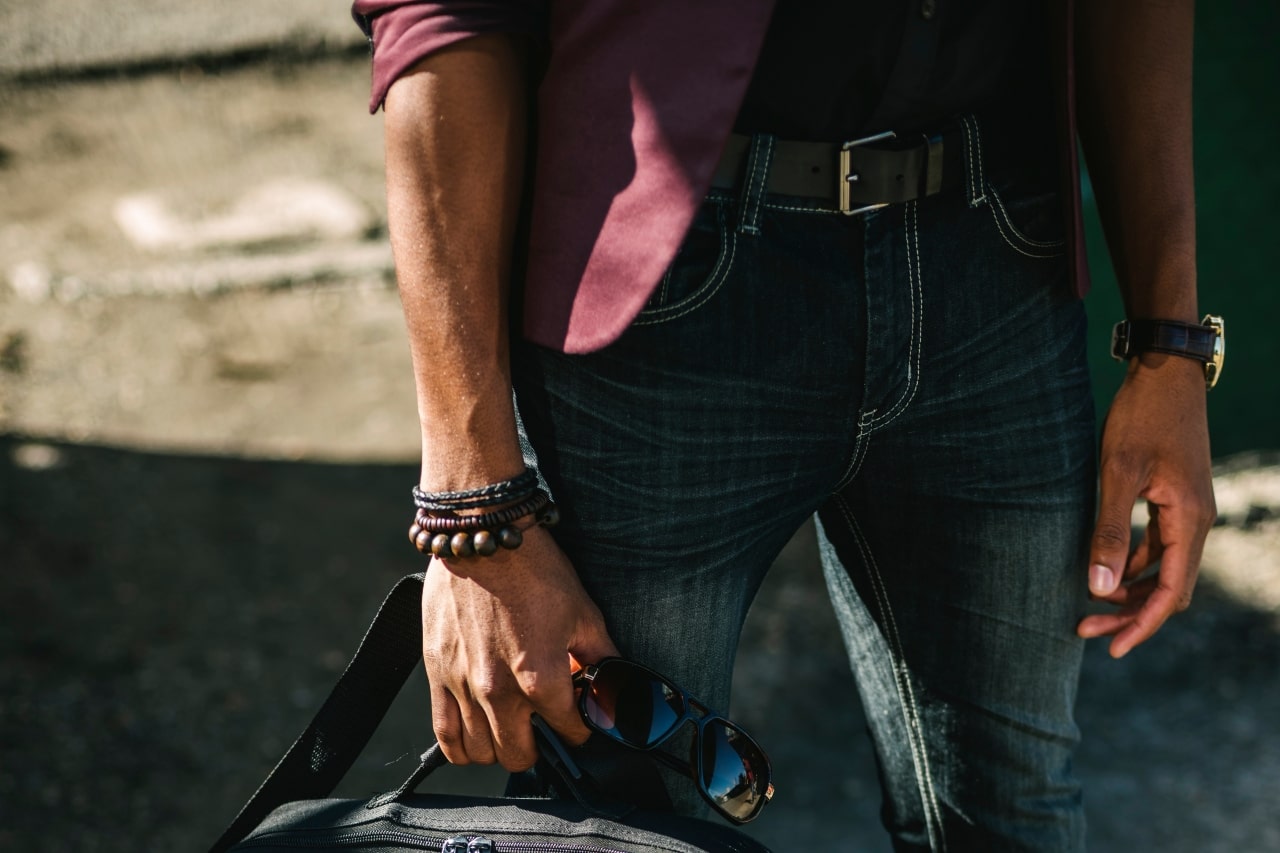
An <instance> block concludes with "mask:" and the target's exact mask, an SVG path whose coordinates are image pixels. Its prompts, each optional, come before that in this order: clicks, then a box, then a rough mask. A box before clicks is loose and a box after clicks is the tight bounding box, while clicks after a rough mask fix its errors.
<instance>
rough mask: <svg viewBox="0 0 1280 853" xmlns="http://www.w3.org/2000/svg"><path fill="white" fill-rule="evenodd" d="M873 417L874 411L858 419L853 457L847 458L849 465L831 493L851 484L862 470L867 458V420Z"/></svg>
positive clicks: (865, 413)
mask: <svg viewBox="0 0 1280 853" xmlns="http://www.w3.org/2000/svg"><path fill="white" fill-rule="evenodd" d="M874 415H875V409H872V410H871V411H869V412H864V413H863V415H862V417H860V418H858V437H857V438H856V439H854V447H853V455H852V456H851V457H850V458H849V465H848V466H847V467H846V468H845V470H844V473H843V474H841V475H840V479H839V480H838V481H837V482H836V487H835V488H834V489H832V491H833V492H838V491H840V490H841V489H843V488H844V487H845V486H847V485H849V484H850V483H852V482H853V480H854V478H855V477H857V476H858V472H859V471H861V470H862V463H863V461H864V460H865V459H866V458H867V444H868V442H867V441H866V439H867V438H868V437H869V436H868V433H867V420H868V419H869V418H871V417H873V416H874Z"/></svg>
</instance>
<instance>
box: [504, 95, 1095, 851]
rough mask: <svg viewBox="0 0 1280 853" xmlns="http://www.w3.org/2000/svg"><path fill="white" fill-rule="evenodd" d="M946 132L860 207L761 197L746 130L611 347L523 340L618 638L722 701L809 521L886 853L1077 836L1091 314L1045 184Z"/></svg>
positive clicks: (574, 543)
mask: <svg viewBox="0 0 1280 853" xmlns="http://www.w3.org/2000/svg"><path fill="white" fill-rule="evenodd" d="M965 129H966V131H967V132H966V134H965V136H966V152H965V163H966V175H965V182H964V187H963V188H962V189H961V190H957V191H952V192H947V193H943V194H940V195H937V196H933V197H930V198H928V199H924V200H921V201H918V202H910V203H906V204H902V205H896V206H893V207H889V208H884V209H882V210H879V211H876V212H874V213H870V214H865V215H862V216H858V217H847V216H843V215H841V214H839V213H832V212H829V211H824V210H821V209H819V208H818V206H817V204H816V203H814V202H810V201H807V200H803V199H794V198H785V197H777V196H772V195H768V194H764V193H762V192H761V190H760V187H761V186H762V185H763V180H762V178H763V174H764V170H765V169H767V166H768V159H769V156H768V155H769V150H770V147H769V146H770V142H771V140H770V139H769V138H768V137H759V138H757V140H756V142H755V145H754V147H753V156H752V158H751V161H750V163H749V173H748V174H747V175H746V176H745V178H744V181H743V187H744V189H743V190H742V191H741V192H737V193H716V194H713V195H712V196H711V197H710V198H709V199H708V201H707V203H706V204H705V205H704V207H703V208H702V210H701V211H700V212H699V214H698V216H697V219H696V222H695V223H694V225H693V228H692V230H691V231H690V233H689V236H688V238H687V239H686V241H685V244H684V246H683V247H682V249H681V251H680V254H679V255H678V256H677V258H676V260H675V261H674V263H673V264H672V267H671V269H670V270H669V271H668V273H667V275H666V277H665V278H664V280H663V282H662V284H661V285H660V287H659V289H658V291H657V292H656V293H655V295H654V297H653V298H652V300H651V301H650V303H649V304H648V305H647V306H646V308H645V310H644V312H643V313H642V314H641V315H640V316H639V317H638V318H637V319H636V321H635V322H634V323H633V324H632V326H631V327H630V329H629V330H628V331H627V332H626V333H625V334H624V335H623V337H622V338H621V339H620V340H618V341H617V342H616V343H614V344H612V345H610V346H609V347H607V348H606V349H604V350H602V351H599V352H596V353H592V354H589V355H574V356H570V355H564V354H562V353H557V352H552V351H549V350H545V349H541V348H538V347H532V346H528V345H523V346H522V347H520V348H518V349H517V350H516V354H515V357H514V359H513V361H514V365H515V371H516V386H517V397H518V401H519V409H520V412H521V415H522V418H523V421H524V425H525V429H526V431H527V437H528V439H529V441H530V442H531V443H532V446H533V447H534V448H535V449H536V451H537V456H538V462H539V464H540V466H541V469H542V472H543V474H544V475H545V477H546V479H547V481H548V484H549V485H550V487H551V489H552V490H553V492H554V494H555V497H556V499H557V501H559V502H560V505H561V508H562V510H563V514H564V520H563V522H562V524H561V526H560V527H559V528H557V530H556V536H557V538H558V539H559V541H560V543H561V545H562V546H563V548H564V550H565V551H566V553H567V554H568V556H569V557H570V559H571V560H572V561H573V563H574V564H575V566H576V567H577V569H578V571H579V573H580V574H581V576H582V579H583V582H584V583H585V585H586V588H587V590H588V592H589V593H590V594H591V595H592V596H593V597H594V599H595V600H596V601H597V602H598V603H599V605H600V606H601V608H602V609H603V611H604V614H605V618H606V620H607V622H608V626H609V629H610V632H611V634H612V636H613V638H614V640H615V641H616V642H617V644H618V645H619V647H620V648H621V649H622V651H623V653H624V654H626V655H627V656H629V657H632V658H635V659H637V660H640V661H643V662H644V663H647V664H649V665H651V666H653V667H655V668H656V669H658V670H660V671H662V672H665V673H667V674H669V675H670V676H671V677H672V678H674V679H675V680H676V681H677V682H679V683H680V684H681V685H683V686H684V687H685V688H686V689H688V690H689V691H690V692H692V693H693V694H694V695H696V696H699V697H701V698H703V699H705V700H706V701H708V702H710V703H711V704H712V705H716V706H719V707H721V708H724V707H726V706H727V705H728V699H729V687H730V677H731V668H732V662H733V660H734V654H735V650H736V646H737V642H738V635H739V632H740V629H741V626H742V623H743V620H744V617H745V615H746V612H747V608H748V607H749V605H750V603H751V600H752V597H753V596H754V595H755V592H756V590H757V589H758V587H759V585H760V583H761V581H762V579H763V577H764V575H765V572H766V571H767V570H768V568H769V566H770V564H771V563H772V562H773V560H774V558H775V557H776V556H777V554H778V552H779V550H780V549H781V548H782V547H783V545H784V544H785V543H786V542H787V541H788V539H789V537H790V536H791V535H792V534H793V533H794V532H795V530H796V529H797V527H798V526H799V525H800V524H801V523H802V522H803V521H804V520H805V519H806V518H808V517H809V516H811V515H813V514H815V513H816V514H817V516H818V529H819V538H820V548H821V553H822V557H823V563H824V569H825V574H826V578H827V582H828V587H829V589H830V592H831V597H832V601H833V603H834V606H835V610H836V613H837V615H838V617H839V621H840V624H841V627H842V630H843V633H844V637H845V642H846V646H847V651H848V656H849V660H850V662H851V664H852V667H853V670H854V674H855V676H856V679H857V683H858V687H859V690H860V693H861V696H862V699H863V702H864V705H865V707H866V712H867V719H868V721H869V725H870V730H871V736H872V738H873V740H874V743H875V748H876V752H877V756H878V759H879V767H880V772H881V778H882V783H883V790H884V798H885V800H884V809H883V815H884V821H885V824H886V826H887V827H888V829H889V831H890V832H891V833H892V835H893V837H894V839H895V844H896V846H897V848H898V849H903V850H914V849H934V850H943V849H947V848H950V849H952V850H1008V849H1018V850H1022V849H1027V850H1031V849H1035V850H1055V851H1061V850H1073V849H1080V848H1082V847H1083V835H1084V821H1083V813H1082V809H1081V796H1080V789H1079V785H1078V784H1077V782H1076V780H1075V779H1074V778H1073V776H1072V774H1071V755H1072V751H1073V748H1074V746H1075V744H1076V741H1077V738H1078V733H1077V729H1076V726H1075V724H1074V722H1073V718H1072V706H1073V704H1074V700H1075V693H1076V681H1077V675H1078V671H1079V666H1080V658H1081V650H1082V645H1081V641H1080V640H1079V639H1077V637H1076V635H1075V623H1076V621H1077V620H1078V619H1079V617H1080V616H1081V615H1082V614H1083V611H1084V606H1085V598H1086V553H1087V551H1086V548H1087V529H1088V525H1089V523H1090V521H1091V519H1092V516H1093V500H1094V477H1095V461H1094V455H1095V450H1094V416H1093V410H1092V398H1091V395H1090V389H1089V380H1088V372H1087V368H1086V362H1085V334H1084V333H1085V319H1084V312H1083V308H1082V305H1081V304H1080V302H1079V301H1078V300H1077V299H1076V298H1075V297H1074V296H1073V295H1071V292H1070V288H1069V286H1068V283H1067V281H1066V268H1065V261H1064V259H1063V255H1062V252H1063V248H1062V244H1061V226H1060V222H1061V216H1060V210H1061V209H1060V202H1059V199H1058V197H1057V196H1056V194H1055V193H1053V192H1052V191H1049V190H1046V189H1045V187H1046V186H1049V185H1051V184H1052V183H1053V182H1052V181H1051V180H1050V181H1042V180H1039V177H1037V176H1039V173H1038V172H1037V171H1036V169H1025V168H1021V167H1019V168H1013V167H1010V168H1007V169H1006V168H1004V167H1003V163H1002V162H1001V160H1002V158H1001V157H999V156H998V155H997V154H996V153H994V148H993V147H991V146H987V147H985V148H984V147H983V146H984V142H986V140H985V139H984V138H983V137H982V135H981V134H982V128H980V127H979V125H978V123H977V122H975V121H973V120H969V119H966V121H965ZM988 135H991V134H990V133H989V132H988ZM1032 165H1033V166H1034V165H1035V164H1032ZM1028 176H1033V177H1028ZM815 746H816V745H815ZM685 794H686V796H685V797H684V798H683V802H684V803H685V804H686V805H687V806H688V807H689V808H690V809H694V808H696V806H697V804H698V803H699V801H698V800H697V798H696V796H695V795H694V794H693V792H692V789H691V788H690V790H689V791H688V792H685ZM834 795H835V792H834V791H833V796H834Z"/></svg>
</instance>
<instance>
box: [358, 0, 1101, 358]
mask: <svg viewBox="0 0 1280 853" xmlns="http://www.w3.org/2000/svg"><path fill="white" fill-rule="evenodd" d="M1071 5H1072V3H1071V0H1060V2H1059V3H1057V4H1055V7H1054V11H1052V12H1050V15H1051V16H1052V17H1053V20H1051V24H1056V26H1055V27H1052V28H1053V29H1054V30H1055V39H1054V42H1055V45H1056V46H1057V47H1058V48H1059V50H1060V51H1061V56H1060V61H1059V62H1058V63H1056V66H1057V68H1056V74H1055V78H1056V85H1055V88H1056V89H1057V90H1058V94H1059V101H1060V109H1059V114H1060V125H1061V134H1060V135H1061V136H1062V155H1063V157H1064V168H1063V173H1064V177H1065V178H1066V179H1067V181H1068V183H1069V186H1067V187H1066V190H1067V195H1066V198H1068V199H1070V200H1072V201H1073V202H1074V203H1073V204H1069V205H1067V208H1068V210H1069V211H1070V214H1069V216H1068V222H1067V226H1068V233H1067V238H1068V241H1069V242H1072V243H1074V244H1075V246H1076V252H1075V253H1074V255H1073V256H1072V257H1071V260H1072V261H1073V274H1074V276H1075V279H1076V283H1077V290H1078V291H1079V292H1080V293H1081V294H1083V292H1084V290H1085V289H1087V286H1088V285H1087V281H1088V278H1087V270H1086V267H1085V266H1084V263H1083V257H1084V255H1083V243H1082V229H1080V227H1079V206H1080V205H1079V167H1078V164H1077V160H1076V156H1075V132H1074V131H1075V122H1074V103H1073V102H1072V98H1071V96H1072V95H1073V92H1072V90H1071V84H1072V75H1071V73H1070V64H1069V63H1068V62H1067V59H1068V57H1069V56H1070V53H1069V50H1070V37H1071V28H1070V26H1069V22H1070V14H1071ZM772 11H773V0H698V2H688V0H646V2H634V0H553V2H551V3H550V4H544V3H539V2H532V0H524V2H519V0H507V2H503V1H502V0H458V1H457V2H445V3H426V2H415V0H356V2H355V3H354V5H353V13H354V14H355V15H356V18H357V20H358V21H360V22H361V23H362V25H363V26H365V27H366V31H367V32H369V33H370V35H371V39H372V43H373V96H372V102H371V104H370V107H371V110H376V109H377V108H378V106H379V105H380V104H381V103H382V101H383V99H384V98H385V97H386V92H387V89H389V88H390V86H391V84H392V82H394V81H395V80H396V78H398V77H399V76H400V75H401V74H403V73H404V72H405V71H406V70H407V69H408V68H410V67H411V66H412V65H413V64H414V63H416V62H417V61H418V60H420V59H422V58H424V57H426V56H428V55H429V54H431V53H433V52H435V51H438V50H440V49H441V48H443V47H446V46H448V45H450V44H453V43H456V42H458V41H460V40H462V39H465V38H470V37H472V36H475V35H479V34H482V33H492V32H516V33H526V34H530V35H533V36H535V37H537V38H539V39H545V40H546V42H547V44H548V46H549V52H548V53H549V62H548V65H547V69H546V73H545V75H544V76H543V78H542V80H541V83H540V85H539V88H538V97H537V106H536V109H537V113H538V121H537V141H536V148H535V151H536V152H537V153H536V155H535V161H534V164H533V170H534V171H533V175H534V178H533V197H532V199H531V219H530V230H529V245H528V251H527V264H526V271H525V281H524V296H523V300H522V301H523V305H524V317H523V331H524V335H525V337H526V338H528V339H529V340H531V341H533V342H535V343H539V344H542V345H544V346H548V347H552V348H555V349H560V350H563V351H565V352H569V353H580V352H590V351H592V350H596V349H599V348H601V347H603V346H606V345H607V344H609V343H611V342H612V341H614V340H616V339H617V338H618V337H619V336H620V335H621V334H622V332H623V331H624V330H625V329H626V328H627V326H628V325H630V323H631V321H632V320H633V319H634V318H635V316H636V315H637V314H638V313H639V312H640V309H641V308H642V307H643V306H644V304H645V302H646V301H647V300H648V298H649V295H650V294H651V292H652V291H653V288H654V287H656V285H657V283H658V281H659V280H660V279H661V277H662V274H663V272H664V271H665V270H666V268H667V266H668V264H670V262H671V259H672V258H673V257H674V255H675V253H676V250H677V248H679V245H680V242H681V240H682V239H683V238H684V234H685V231H686V230H687V229H688V226H689V223H690V221H691V220H692V218H693V214H694V212H695V211H696V209H697V208H698V206H699V204H700V203H701V201H702V199H703V197H704V196H705V195H706V191H707V188H708V186H709V185H710V183H711V175H712V172H713V171H714V169H715V165H716V162H717V161H718V160H719V157H720V152H721V149H722V148H723V146H724V142H725V140H726V139H727V138H728V136H729V133H730V131H731V129H732V127H733V124H734V120H735V117H736V116H737V114H738V108H739V105H740V104H741V102H742V99H743V94H744V92H745V91H746V89H747V85H748V83H749V82H750V81H751V78H752V71H753V68H754V66H755V62H756V59H757V56H758V54H759V52H760V46H761V43H762V41H763V39H764V35H765V32H766V30H767V29H768V25H769V20H770V16H771V14H772Z"/></svg>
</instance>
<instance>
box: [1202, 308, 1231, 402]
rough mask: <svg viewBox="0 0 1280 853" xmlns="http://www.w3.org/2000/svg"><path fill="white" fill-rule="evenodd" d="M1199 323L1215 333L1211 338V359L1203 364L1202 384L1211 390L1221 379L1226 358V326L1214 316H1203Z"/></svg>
mask: <svg viewBox="0 0 1280 853" xmlns="http://www.w3.org/2000/svg"><path fill="white" fill-rule="evenodd" d="M1200 322H1201V323H1203V324H1204V325H1206V326H1208V327H1209V328H1211V329H1213V330H1214V331H1215V332H1217V334H1216V335H1214V338H1213V357H1212V358H1211V359H1210V360H1209V361H1206V362H1205V363H1204V382H1205V385H1207V386H1209V387H1210V388H1212V387H1213V386H1214V385H1217V384H1218V380H1219V379H1220V378H1222V362H1223V361H1224V360H1225V359H1226V356H1227V324H1226V322H1225V321H1224V320H1223V319H1222V318H1221V317H1218V316H1216V315H1214V314H1205V315H1204V319H1203V320H1201V321H1200Z"/></svg>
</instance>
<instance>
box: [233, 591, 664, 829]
mask: <svg viewBox="0 0 1280 853" xmlns="http://www.w3.org/2000/svg"><path fill="white" fill-rule="evenodd" d="M422 579H423V576H422V575H421V574H416V575H408V576H407V577H403V578H401V579H400V580H399V581H398V582H397V583H396V585H395V586H394V587H392V589H391V592H390V593H388V595H387V597H386V599H385V600H383V602H382V606H381V607H379V608H378V613H377V615H375V616H374V617H373V623H372V624H371V625H370V626H369V630H368V631H367V632H365V635H364V639H362V640H361V641H360V646H359V648H357V649H356V653H355V656H354V657H352V659H351V662H350V663H349V664H347V668H346V669H345V670H344V671H343V673H342V675H341V676H339V678H338V682H337V684H335V685H334V686H333V690H331V691H330V692H329V696H328V698H327V699H325V701H324V704H323V705H321V706H320V710H319V711H317V712H316V715H315V717H314V718H313V719H312V720H311V722H310V723H309V724H308V725H307V728H306V729H305V730H304V731H303V732H302V734H301V735H300V736H299V737H298V739H297V740H296V741H294V743H293V746H291V747H289V751H288V752H286V753H285V754H284V757H283V758H281V759H280V762H279V763H278V764H276V766H275V769H273V770H272V771H271V773H270V774H268V775H267V778H266V779H265V780H263V782H262V784H261V785H260V786H259V787H258V790H257V791H256V792H255V793H254V795H253V796H252V797H250V798H249V802H247V803H245V805H244V808H242V809H241V810H240V814H238V815H237V816H236V819H235V820H234V821H232V822H231V825H230V826H229V827H227V829H226V831H225V832H223V833H222V837H221V838H219V839H218V841H217V842H216V843H215V844H214V845H213V847H212V848H210V853H222V851H225V850H227V849H229V848H230V847H231V846H232V845H234V844H235V843H236V842H238V841H240V839H242V838H244V837H245V836H246V835H248V834H249V833H250V832H252V831H253V829H254V828H255V827H257V826H258V825H259V824H260V823H262V821H263V820H264V819H265V818H266V817H267V815H269V814H271V812H273V811H274V810H275V809H276V808H278V807H279V806H282V805H284V804H285V803H288V802H292V801H294V800H314V799H322V798H324V797H327V796H329V794H331V793H333V789H334V788H336V787H337V786H338V783H339V782H341V781H342V777H343V776H345V775H346V774H347V771H348V770H350V769H351V765H352V764H354V763H355V761H356V758H357V757H359V755H360V752H361V751H362V750H363V749H364V747H365V745H366V744H368V742H369V739H370V738H372V737H373V733H374V732H375V731H376V730H377V728H378V725H379V724H380V723H381V722H382V718H383V717H385V716H386V714H387V710H388V709H389V708H390V707H391V703H392V702H394V701H395V698H396V696H397V695H398V694H399V693H400V688H402V687H403V686H404V683H405V680H406V679H407V678H408V677H409V673H411V672H413V671H415V670H416V669H417V668H418V667H419V666H420V665H421V664H420V661H421V659H422ZM534 729H535V738H534V740H535V742H536V743H537V745H538V751H539V754H540V755H541V760H540V761H539V764H538V766H539V768H541V769H542V770H543V772H544V779H545V780H546V781H547V782H550V783H551V784H552V785H553V786H554V787H555V788H556V790H557V791H558V792H559V793H560V794H561V796H562V797H564V798H566V799H573V800H577V801H578V803H579V804H581V805H582V806H583V807H584V808H586V809H587V810H588V811H590V812H592V813H594V814H597V815H600V816H603V817H610V818H619V817H621V816H622V815H624V814H626V813H628V812H630V811H632V810H634V808H635V805H634V803H631V802H620V801H617V800H616V799H615V798H614V797H613V796H610V794H609V793H608V792H607V791H606V790H603V789H607V788H608V787H609V786H608V784H602V783H607V782H608V781H611V780H603V779H598V778H596V777H593V776H592V775H591V774H589V773H584V771H583V770H582V769H580V768H579V767H578V764H577V762H575V760H574V759H573V758H572V757H570V755H569V753H568V752H567V751H566V750H565V747H564V746H563V745H562V744H561V743H560V740H559V738H557V737H556V735H555V732H554V731H552V729H551V728H550V726H548V725H547V724H546V723H545V722H543V721H542V720H541V719H537V718H536V715H535V720H534ZM601 746H604V748H606V749H608V748H609V747H608V745H607V744H606V745H601ZM597 748H599V747H597ZM619 749H620V748H619ZM594 757H595V756H593V755H592V752H591V751H590V750H588V751H586V752H580V753H579V759H580V760H581V759H583V758H585V759H588V761H589V763H591V764H592V766H593V767H597V766H598V767H609V766H610V763H609V762H601V763H597V762H594V761H593V760H592V759H593V758H594ZM633 760H634V761H635V762H641V761H642V762H643V764H641V765H639V766H638V765H637V764H636V763H632V764H628V765H625V766H626V767H627V770H626V771H625V772H626V773H627V775H628V780H627V785H626V788H627V789H629V790H630V791H631V792H633V796H632V797H631V799H633V800H634V799H635V796H634V794H635V793H637V792H645V791H647V792H648V799H646V800H644V801H643V803H642V804H643V805H645V806H646V807H649V808H657V809H662V810H670V808H671V803H670V800H669V799H667V796H666V790H665V789H664V788H663V787H662V783H661V781H660V780H659V779H658V777H657V775H656V769H655V768H654V767H653V766H652V765H651V764H650V763H649V762H648V761H647V760H645V759H641V758H639V757H638V756H633ZM447 763H448V761H447V760H446V759H445V757H444V753H443V752H442V751H441V750H440V745H439V744H434V745H432V747H431V748H430V749H428V750H427V752H425V753H424V754H423V756H422V760H421V764H420V766H419V767H418V769H417V770H416V771H414V773H413V774H412V775H411V776H410V778H409V779H408V781H406V782H405V784H404V785H402V786H401V787H400V788H399V789H398V790H397V791H395V792H393V793H391V794H389V795H386V796H385V797H382V798H377V799H376V800H375V802H377V801H378V800H381V799H396V798H398V797H400V796H403V795H405V794H407V793H410V792H411V791H412V790H413V789H414V788H415V787H416V786H417V785H418V783H419V782H421V781H422V780H423V779H425V778H426V777H427V775H429V774H430V773H431V772H432V771H433V770H435V769H437V768H439V767H441V766H443V765H444V764H447ZM612 763H613V764H616V763H617V761H616V756H615V758H614V760H613V762H612ZM645 774H648V775H645ZM641 783H644V784H641ZM588 790H590V791H591V792H592V793H590V794H588V793H587V791H588Z"/></svg>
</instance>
